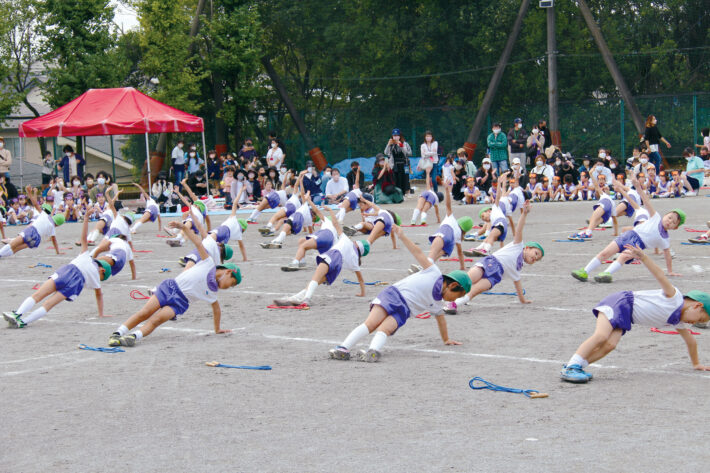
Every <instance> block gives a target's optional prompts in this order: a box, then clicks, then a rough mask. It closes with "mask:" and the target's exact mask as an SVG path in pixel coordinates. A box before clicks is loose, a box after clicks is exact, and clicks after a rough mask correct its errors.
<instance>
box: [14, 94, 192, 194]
mask: <svg viewBox="0 0 710 473" xmlns="http://www.w3.org/2000/svg"><path fill="white" fill-rule="evenodd" d="M191 132H201V133H202V146H203V148H205V125H204V121H203V120H202V118H200V117H196V116H195V115H190V114H189V113H185V112H183V111H180V110H178V109H176V108H173V107H170V106H169V105H165V104H164V103H161V102H158V101H157V100H155V99H153V98H151V97H148V96H147V95H145V94H143V93H142V92H139V91H138V90H136V89H134V88H133V87H124V88H116V89H89V90H88V91H86V92H85V93H84V94H82V95H81V96H79V97H77V98H76V99H74V100H72V101H71V102H69V103H67V104H66V105H63V106H61V107H59V108H58V109H56V110H53V111H51V112H49V113H47V114H46V115H42V116H41V117H37V118H35V119H33V120H29V121H26V122H24V123H22V124H21V125H20V128H19V135H20V137H23V138H24V137H28V138H31V137H40V136H42V137H53V136H104V135H135V134H145V151H146V162H147V168H148V188H149V189H150V185H151V178H150V177H151V176H150V150H149V146H148V133H191Z"/></svg>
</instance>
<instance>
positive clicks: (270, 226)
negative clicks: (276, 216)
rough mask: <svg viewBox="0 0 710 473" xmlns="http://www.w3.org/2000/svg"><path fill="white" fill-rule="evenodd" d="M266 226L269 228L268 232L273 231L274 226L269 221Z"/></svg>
mask: <svg viewBox="0 0 710 473" xmlns="http://www.w3.org/2000/svg"><path fill="white" fill-rule="evenodd" d="M266 226H267V227H268V228H269V230H273V229H274V224H273V223H271V221H269V223H267V224H266Z"/></svg>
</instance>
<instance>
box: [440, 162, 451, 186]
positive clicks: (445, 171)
mask: <svg viewBox="0 0 710 473" xmlns="http://www.w3.org/2000/svg"><path fill="white" fill-rule="evenodd" d="M441 174H442V176H443V177H444V182H445V183H453V182H454V166H453V165H451V164H449V163H446V164H444V165H443V166H442V167H441Z"/></svg>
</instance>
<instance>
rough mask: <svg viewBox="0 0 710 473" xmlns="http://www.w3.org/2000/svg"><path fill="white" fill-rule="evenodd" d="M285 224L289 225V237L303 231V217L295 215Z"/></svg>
mask: <svg viewBox="0 0 710 473" xmlns="http://www.w3.org/2000/svg"><path fill="white" fill-rule="evenodd" d="M286 223H288V224H290V225H291V235H298V234H299V233H301V230H302V229H303V215H301V214H299V213H295V214H293V215H291V218H289V219H288V220H286Z"/></svg>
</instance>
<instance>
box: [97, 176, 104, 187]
mask: <svg viewBox="0 0 710 473" xmlns="http://www.w3.org/2000/svg"><path fill="white" fill-rule="evenodd" d="M96 182H98V183H99V185H100V186H103V185H104V184H106V179H104V178H103V177H100V178H98V179H96Z"/></svg>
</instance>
